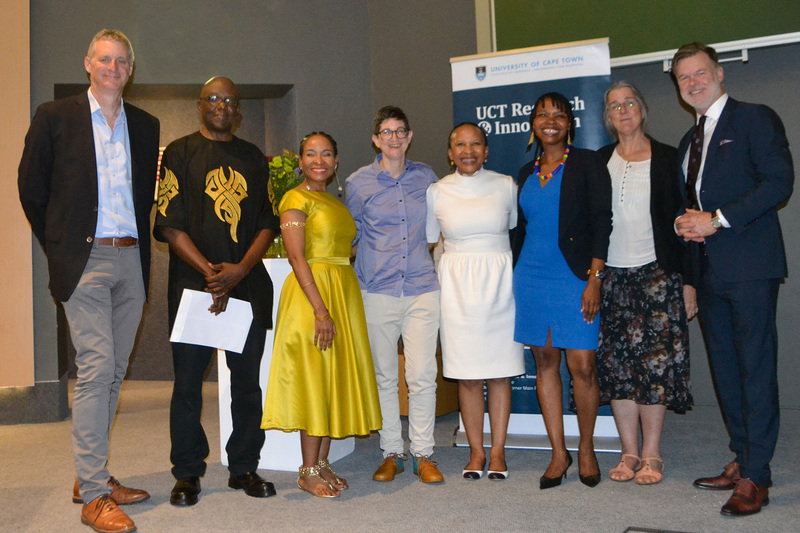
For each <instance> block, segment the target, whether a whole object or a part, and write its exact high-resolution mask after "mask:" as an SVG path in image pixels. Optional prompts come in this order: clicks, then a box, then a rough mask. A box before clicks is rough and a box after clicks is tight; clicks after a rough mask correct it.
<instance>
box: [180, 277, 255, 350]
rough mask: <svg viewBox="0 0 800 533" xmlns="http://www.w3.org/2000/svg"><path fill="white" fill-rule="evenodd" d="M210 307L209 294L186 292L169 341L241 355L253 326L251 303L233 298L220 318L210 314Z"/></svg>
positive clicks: (182, 296) (184, 290)
mask: <svg viewBox="0 0 800 533" xmlns="http://www.w3.org/2000/svg"><path fill="white" fill-rule="evenodd" d="M211 304H212V299H211V295H210V294H209V293H207V292H203V291H193V290H190V289H183V295H181V303H180V305H178V314H177V316H176V317H175V325H174V326H172V335H170V337H169V340H170V341H171V342H184V343H186V344H198V345H200V346H209V347H211V348H218V349H220V350H225V351H228V352H236V353H242V350H243V349H244V343H245V341H246V340H247V333H248V332H249V331H250V324H251V323H252V322H253V309H252V308H251V307H250V303H249V302H245V301H244V300H237V299H236V298H230V299H229V300H228V307H227V308H226V309H225V312H224V313H220V314H219V315H214V313H210V312H209V311H208V308H209V307H211Z"/></svg>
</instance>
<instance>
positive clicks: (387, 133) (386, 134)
mask: <svg viewBox="0 0 800 533" xmlns="http://www.w3.org/2000/svg"><path fill="white" fill-rule="evenodd" d="M392 134H394V135H396V136H397V138H398V139H405V138H406V137H408V129H406V128H397V129H396V130H390V129H389V128H386V129H385V130H381V131H379V132H378V135H379V136H380V138H381V139H383V140H384V141H388V140H389V139H391V138H392Z"/></svg>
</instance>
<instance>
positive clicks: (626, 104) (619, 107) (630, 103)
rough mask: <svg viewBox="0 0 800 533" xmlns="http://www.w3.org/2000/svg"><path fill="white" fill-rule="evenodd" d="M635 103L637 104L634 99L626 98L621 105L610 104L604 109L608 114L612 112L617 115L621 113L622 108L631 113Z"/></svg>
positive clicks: (618, 103) (617, 103) (616, 103)
mask: <svg viewBox="0 0 800 533" xmlns="http://www.w3.org/2000/svg"><path fill="white" fill-rule="evenodd" d="M637 103H638V102H637V101H636V99H635V98H626V99H625V100H623V101H622V103H620V102H611V103H610V104H608V105H607V106H606V109H607V110H608V111H609V112H611V111H613V112H614V113H619V112H621V111H622V108H623V107H624V108H625V109H626V110H628V111H631V110H632V109H633V108H634V107H636V104H637Z"/></svg>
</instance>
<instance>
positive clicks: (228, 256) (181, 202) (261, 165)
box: [153, 132, 279, 328]
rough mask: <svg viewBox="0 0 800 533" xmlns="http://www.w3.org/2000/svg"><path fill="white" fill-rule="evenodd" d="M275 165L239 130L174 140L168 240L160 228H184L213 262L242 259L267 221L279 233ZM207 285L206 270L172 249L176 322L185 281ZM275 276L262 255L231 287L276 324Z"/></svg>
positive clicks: (163, 193)
mask: <svg viewBox="0 0 800 533" xmlns="http://www.w3.org/2000/svg"><path fill="white" fill-rule="evenodd" d="M268 179H269V167H268V166H267V160H266V158H265V157H264V154H262V153H261V150H259V149H258V148H257V147H256V146H255V145H254V144H252V143H249V142H247V141H244V140H242V139H239V138H237V137H234V138H233V140H232V141H213V140H210V139H207V138H205V137H203V135H202V134H201V133H200V132H196V133H193V134H191V135H187V136H186V137H182V138H180V139H178V140H176V141H174V142H172V143H170V144H169V146H167V149H166V150H165V151H164V156H163V158H162V160H161V181H160V182H159V187H158V206H157V212H156V222H155V228H154V229H153V234H154V235H155V237H156V239H158V240H160V241H164V240H165V239H164V238H163V235H162V232H161V228H165V227H169V228H175V229H178V230H181V231H183V232H185V233H186V234H187V235H188V236H189V238H191V239H192V242H194V244H195V246H197V249H198V250H200V253H202V254H203V255H204V256H205V258H206V259H208V261H209V262H211V263H213V264H217V263H223V262H227V263H238V262H239V261H241V260H242V258H243V257H244V255H245V253H247V250H248V249H249V248H250V245H251V243H252V241H253V238H254V237H255V235H256V234H257V233H258V232H259V231H260V230H262V229H272V230H274V231H275V232H276V233H277V230H278V224H279V220H278V218H277V217H276V216H275V214H274V213H273V211H272V206H271V204H270V202H269V197H268V193H267V181H268ZM184 288H188V289H194V290H199V291H202V290H203V289H204V288H205V280H204V279H203V276H202V274H200V273H199V272H197V271H196V270H195V269H194V268H192V267H191V266H189V265H188V264H187V263H185V262H184V261H183V260H181V259H180V258H179V257H178V256H177V255H176V254H175V252H173V251H172V250H170V260H169V288H168V291H169V295H168V303H169V324H170V328H172V324H173V322H174V320H175V315H176V313H177V311H178V304H179V303H180V298H181V294H182V293H183V289H184ZM272 291H273V289H272V282H271V280H270V279H269V275H268V274H267V271H266V269H265V268H264V265H263V263H261V262H259V263H258V264H257V265H256V266H255V267H254V268H253V269H252V270H251V271H250V273H249V274H248V275H247V277H246V278H245V279H243V280H242V281H241V283H239V285H237V286H236V287H235V288H234V289H233V291H231V297H233V298H239V299H241V300H246V301H249V302H250V304H251V306H252V308H253V317H254V318H255V319H256V320H258V322H259V323H260V324H262V325H263V326H264V327H265V328H270V327H272Z"/></svg>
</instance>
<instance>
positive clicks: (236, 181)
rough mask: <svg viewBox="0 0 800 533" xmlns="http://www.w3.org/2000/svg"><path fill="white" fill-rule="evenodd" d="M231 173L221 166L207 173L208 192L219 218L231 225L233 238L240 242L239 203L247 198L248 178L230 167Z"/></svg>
mask: <svg viewBox="0 0 800 533" xmlns="http://www.w3.org/2000/svg"><path fill="white" fill-rule="evenodd" d="M228 170H229V171H230V175H229V176H226V175H225V169H223V168H222V167H219V168H218V169H214V170H212V171H211V172H209V173H208V174H206V194H207V195H209V196H210V197H211V199H212V200H214V212H215V213H216V214H217V216H218V217H219V219H220V220H221V221H223V222H225V223H226V224H230V225H231V239H233V242H239V240H238V238H237V237H236V228H237V227H238V226H239V220H241V218H242V207H241V206H240V205H239V204H240V203H241V202H242V200H244V199H245V198H247V180H245V179H244V176H242V175H241V174H239V173H238V172H236V171H235V170H233V169H232V168H231V167H228Z"/></svg>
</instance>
